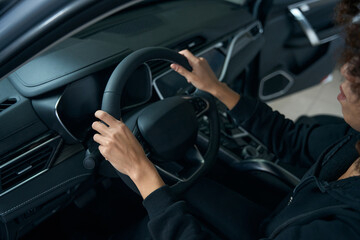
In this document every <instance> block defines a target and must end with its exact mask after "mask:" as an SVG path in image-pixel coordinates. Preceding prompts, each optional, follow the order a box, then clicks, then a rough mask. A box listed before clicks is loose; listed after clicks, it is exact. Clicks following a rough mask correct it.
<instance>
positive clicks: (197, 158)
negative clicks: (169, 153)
mask: <svg viewBox="0 0 360 240" xmlns="http://www.w3.org/2000/svg"><path fill="white" fill-rule="evenodd" d="M153 162H154V165H155V167H156V168H157V169H158V171H159V172H160V173H161V174H163V175H164V176H165V177H167V178H169V179H170V180H173V181H174V182H187V181H189V180H190V179H192V178H193V177H194V176H195V175H197V174H198V173H199V172H200V171H202V169H203V166H204V165H205V159H204V157H203V156H202V154H201V152H200V151H199V149H198V148H197V147H196V146H195V145H194V146H193V147H191V148H189V149H188V151H187V152H186V155H185V157H184V159H182V160H181V161H156V160H155V161H153Z"/></svg>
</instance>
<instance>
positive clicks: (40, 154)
mask: <svg viewBox="0 0 360 240" xmlns="http://www.w3.org/2000/svg"><path fill="white" fill-rule="evenodd" d="M41 142H42V143H41ZM61 142H62V140H61V138H60V137H59V136H55V137H53V138H51V139H48V136H46V137H42V138H40V139H38V140H36V141H34V142H32V143H29V144H30V146H32V147H31V148H30V149H29V148H28V147H26V148H25V149H19V150H17V151H16V152H14V153H11V154H8V155H7V156H4V157H2V158H0V164H1V165H0V186H1V189H0V190H1V192H2V193H1V192H0V196H1V195H2V194H4V193H5V192H8V191H9V190H10V189H14V188H15V187H16V186H19V185H21V184H23V183H26V182H27V181H29V180H31V179H33V178H34V177H35V176H37V175H39V174H40V173H43V172H45V171H46V170H47V169H48V168H49V166H50V163H51V161H52V159H53V158H54V155H55V154H56V152H57V150H58V149H59V146H60V144H61ZM31 144H32V145H31ZM26 149H27V151H26V152H24V150H26Z"/></svg>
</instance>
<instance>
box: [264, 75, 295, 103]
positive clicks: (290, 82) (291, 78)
mask: <svg viewBox="0 0 360 240" xmlns="http://www.w3.org/2000/svg"><path fill="white" fill-rule="evenodd" d="M276 75H282V76H284V77H285V78H286V79H287V80H289V84H288V85H287V86H286V87H285V88H284V89H281V90H280V91H278V92H276V93H273V94H270V95H267V96H265V95H264V94H263V91H264V85H265V82H266V81H268V80H269V79H271V78H273V77H275V76H276ZM294 82H295V81H294V78H293V77H292V76H291V75H290V74H288V73H287V72H285V71H283V70H278V71H275V72H273V73H270V74H269V75H267V76H265V77H263V78H262V79H261V81H260V87H259V97H260V99H261V100H263V101H267V100H270V99H273V98H276V97H280V96H282V95H284V94H285V93H287V92H288V91H289V90H290V88H291V87H292V86H293V85H294Z"/></svg>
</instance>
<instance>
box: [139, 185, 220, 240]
mask: <svg viewBox="0 0 360 240" xmlns="http://www.w3.org/2000/svg"><path fill="white" fill-rule="evenodd" d="M143 205H144V207H145V208H146V210H147V211H148V214H149V218H150V220H149V223H148V228H149V230H150V234H151V236H152V238H153V239H189V240H191V239H194V240H195V239H196V240H197V239H199V240H201V239H210V240H211V239H219V238H217V237H216V236H215V235H214V234H213V233H211V232H209V231H207V230H205V229H204V228H203V227H202V225H201V224H200V223H199V222H198V220H197V219H196V218H195V217H194V216H192V215H191V214H190V213H189V211H188V210H187V206H186V203H185V202H184V201H177V200H176V199H175V198H174V197H173V195H172V194H171V191H170V188H169V187H168V186H164V187H162V188H159V189H157V190H156V191H154V192H153V193H151V194H150V195H149V196H148V197H147V198H146V199H145V200H144V202H143Z"/></svg>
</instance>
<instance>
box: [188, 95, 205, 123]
mask: <svg viewBox="0 0 360 240" xmlns="http://www.w3.org/2000/svg"><path fill="white" fill-rule="evenodd" d="M183 98H184V99H186V100H187V101H189V102H190V103H191V105H192V107H193V108H194V111H195V114H196V117H197V118H199V117H201V116H203V115H204V114H205V113H206V112H207V111H208V110H209V108H210V103H209V101H208V100H206V99H205V98H203V97H199V96H195V95H191V96H184V97H183Z"/></svg>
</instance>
